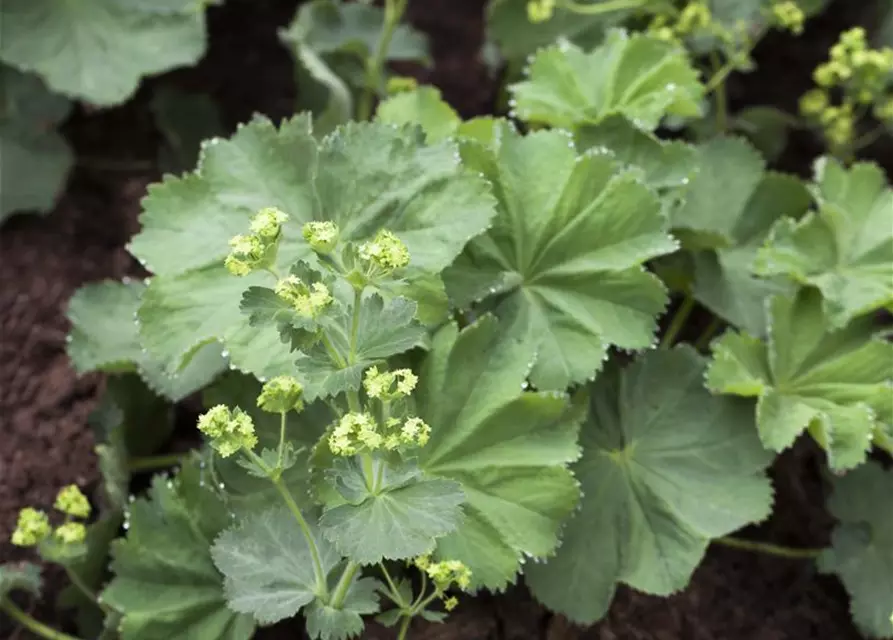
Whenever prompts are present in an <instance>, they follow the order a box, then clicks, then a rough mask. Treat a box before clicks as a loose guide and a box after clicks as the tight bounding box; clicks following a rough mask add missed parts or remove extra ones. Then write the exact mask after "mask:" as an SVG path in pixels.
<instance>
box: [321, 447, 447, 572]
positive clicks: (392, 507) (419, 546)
mask: <svg viewBox="0 0 893 640" xmlns="http://www.w3.org/2000/svg"><path fill="white" fill-rule="evenodd" d="M376 465H381V466H382V468H381V469H379V468H378V467H376V473H380V474H381V478H382V480H381V486H380V487H378V490H377V491H375V492H372V491H370V490H369V488H368V487H367V485H366V477H365V475H364V474H363V469H362V467H361V466H360V463H359V462H358V461H357V460H356V459H355V458H351V459H350V460H339V461H338V462H336V464H335V466H334V467H333V468H332V469H331V470H329V471H328V472H327V474H326V475H327V477H328V479H329V482H330V483H331V484H333V485H334V486H335V487H336V489H338V491H339V493H340V494H341V497H342V498H343V499H344V501H345V503H344V504H341V505H338V506H335V507H333V508H330V509H328V510H326V511H325V512H324V513H323V515H322V517H321V518H320V521H319V526H320V529H321V530H322V533H323V535H324V536H325V537H326V538H327V539H328V540H329V541H330V542H332V544H334V545H335V547H336V548H337V549H338V551H340V552H341V554H342V555H344V556H346V557H347V558H349V559H350V560H353V561H355V562H359V563H360V564H364V565H368V564H375V563H377V562H381V561H382V560H383V559H385V558H386V559H388V560H401V559H403V558H412V557H414V556H420V555H424V554H426V553H428V552H430V551H431V550H432V549H433V548H434V543H435V540H436V539H437V538H440V537H442V536H444V535H446V534H447V533H450V532H451V531H453V530H454V529H455V528H456V526H457V525H458V524H459V522H460V520H461V517H462V511H461V509H460V505H461V504H462V502H463V501H464V499H465V496H464V495H463V493H462V489H461V488H460V485H459V483H457V482H454V481H451V480H443V479H439V478H426V477H425V476H424V474H422V472H421V471H420V470H419V469H418V467H416V466H415V465H413V464H403V465H401V466H391V465H390V464H389V463H387V462H386V461H384V460H382V459H379V460H377V461H376Z"/></svg>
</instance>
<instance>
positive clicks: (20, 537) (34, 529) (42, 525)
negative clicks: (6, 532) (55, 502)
mask: <svg viewBox="0 0 893 640" xmlns="http://www.w3.org/2000/svg"><path fill="white" fill-rule="evenodd" d="M49 534H50V520H49V518H48V517H47V514H45V513H44V512H43V511H40V510H38V509H32V508H31V507H25V508H24V509H22V510H21V511H19V519H18V522H17V523H16V528H15V531H13V532H12V539H11V542H12V543H13V544H14V545H16V546H17V547H32V546H34V545H36V544H38V543H39V542H40V541H41V540H43V539H44V538H46V537H47V536H48V535H49Z"/></svg>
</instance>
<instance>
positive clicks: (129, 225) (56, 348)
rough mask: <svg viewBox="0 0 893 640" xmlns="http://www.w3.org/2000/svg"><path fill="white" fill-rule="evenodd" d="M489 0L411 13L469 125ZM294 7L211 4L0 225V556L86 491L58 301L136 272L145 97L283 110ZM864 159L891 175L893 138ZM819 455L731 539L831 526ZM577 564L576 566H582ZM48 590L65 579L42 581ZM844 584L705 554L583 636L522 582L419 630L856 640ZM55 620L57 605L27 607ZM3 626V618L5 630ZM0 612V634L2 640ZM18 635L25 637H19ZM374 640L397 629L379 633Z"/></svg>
mask: <svg viewBox="0 0 893 640" xmlns="http://www.w3.org/2000/svg"><path fill="white" fill-rule="evenodd" d="M483 4H484V2H483V0H414V1H413V2H411V7H410V19H411V20H412V22H413V23H414V24H415V25H416V26H417V27H419V28H421V29H423V30H424V31H426V32H427V33H429V34H430V36H431V38H432V44H433V53H434V57H435V59H436V65H435V66H434V68H433V69H431V70H415V71H416V74H417V75H418V77H419V78H420V79H421V80H423V81H427V82H432V83H434V84H436V85H437V86H439V87H440V88H441V90H442V91H443V93H444V96H445V98H446V99H447V100H448V101H449V102H450V103H451V104H453V105H454V106H455V107H456V108H457V110H458V111H459V112H460V113H462V114H463V115H465V116H471V115H476V114H482V113H487V112H490V111H491V110H492V105H493V104H494V102H495V97H496V93H497V85H496V83H495V82H494V81H493V80H492V79H491V78H490V76H489V75H488V71H487V67H486V65H485V64H484V63H483V62H482V61H481V60H480V59H479V58H478V51H479V49H480V45H481V42H482V39H483V22H482V15H483ZM856 4H859V3H854V2H850V0H837V2H836V4H835V6H834V8H833V9H832V11H831V12H830V13H829V14H827V15H826V16H824V17H822V18H821V19H820V20H818V21H816V24H815V25H812V26H811V28H810V30H809V31H808V32H807V35H806V36H805V37H804V38H802V39H800V40H797V41H793V43H792V41H791V40H790V39H787V38H781V37H771V38H769V39H768V40H767V41H766V42H765V43H764V45H762V46H761V48H760V49H759V50H758V52H757V60H758V62H760V63H761V70H760V71H759V72H758V73H756V74H752V75H750V76H747V77H743V78H740V79H738V80H736V81H735V82H734V83H733V84H732V86H731V88H730V95H731V98H732V101H733V104H736V105H738V106H744V101H745V100H747V101H752V102H753V103H767V102H768V103H772V104H776V105H778V106H781V107H783V108H787V109H789V110H793V109H794V108H795V103H796V98H797V96H798V95H799V94H800V93H801V92H802V91H803V90H804V89H805V88H807V87H808V85H809V79H808V76H809V72H810V70H811V69H812V67H813V66H815V64H816V63H817V62H818V61H820V60H821V59H822V57H823V56H824V55H825V51H827V47H828V45H829V44H830V42H831V41H833V39H834V38H835V37H836V33H838V32H839V31H840V30H841V29H842V28H844V27H845V26H848V25H851V24H854V23H856V22H858V21H859V20H862V19H864V16H863V15H862V14H861V13H860V11H858V10H857V9H855V8H854V5H856ZM294 6H295V2H294V1H293V0H254V1H252V0H229V1H228V2H227V3H226V4H225V5H224V6H223V7H220V8H212V9H211V11H210V14H211V20H210V24H211V48H210V51H209V54H208V56H206V59H205V60H204V61H203V62H202V63H201V65H200V66H199V67H198V68H197V69H190V70H182V71H178V72H175V73H172V74H169V75H168V76H165V77H164V78H160V79H155V80H153V81H151V82H149V83H147V86H146V87H144V88H143V89H142V90H141V91H140V94H139V95H138V97H137V99H136V100H135V101H134V102H132V103H130V104H128V105H127V106H125V107H122V108H118V109H114V110H110V111H107V112H101V113H93V114H88V113H83V112H80V113H78V114H76V115H75V116H74V117H73V119H72V120H71V121H70V122H69V124H68V125H67V127H66V132H67V133H68V135H69V137H70V139H71V140H72V141H73V143H74V144H75V146H76V148H77V152H78V156H79V166H78V168H77V170H76V171H75V173H74V176H73V178H72V180H71V181H70V184H69V187H68V189H67V191H66V193H65V194H64V195H63V196H62V198H61V199H60V201H59V204H58V206H57V207H56V209H55V210H54V211H53V212H52V213H51V214H50V215H49V216H47V217H46V218H39V217H28V216H22V217H17V218H14V219H13V220H11V221H10V222H9V223H8V224H7V225H5V226H4V227H3V229H2V231H0V309H2V317H0V442H2V446H0V561H8V560H14V559H23V558H27V557H28V556H29V554H28V553H27V552H25V551H22V550H20V549H16V548H14V547H12V546H11V545H9V544H8V543H6V542H5V540H7V539H8V536H9V533H10V531H11V530H12V528H13V526H14V522H15V517H16V513H17V511H18V509H19V508H21V507H22V506H25V505H36V506H42V507H49V506H50V505H51V503H52V500H53V497H54V495H55V492H56V491H57V489H58V488H59V487H60V486H62V485H64V484H67V483H72V482H74V483H77V484H79V485H81V486H83V487H87V488H89V487H91V486H94V485H95V482H96V479H97V471H96V462H95V457H94V455H93V453H92V446H93V441H92V436H91V434H90V431H89V428H88V427H87V422H86V419H87V416H88V414H89V413H90V411H91V410H92V408H93V407H94V406H95V404H96V401H97V398H98V396H99V394H100V393H101V392H102V389H103V378H102V376H99V375H89V376H85V377H83V378H78V377H77V376H76V375H75V373H74V372H73V371H72V369H71V367H70V365H69V363H68V361H67V359H66V356H65V335H66V332H67V324H66V320H65V317H64V311H65V306H66V302H67V299H68V298H69V296H70V295H71V294H72V293H73V291H74V290H75V289H76V288H77V287H78V286H80V285H81V284H83V283H85V282H88V281H92V280H98V279H102V278H109V277H112V278H120V277H121V276H123V275H126V274H138V273H139V270H138V266H137V265H136V264H135V263H134V262H133V260H132V259H131V258H130V257H129V256H128V254H127V252H126V250H125V249H124V244H125V243H126V241H127V239H128V238H129V237H130V236H131V235H132V234H133V233H134V232H135V231H136V228H137V222H136V216H137V214H138V211H139V199H140V198H141V196H142V195H143V193H144V189H145V186H146V185H147V184H148V183H149V182H150V181H151V180H154V179H156V178H157V169H156V166H155V160H154V158H155V157H156V149H157V145H158V140H159V136H158V134H157V133H156V132H155V130H154V125H153V124H152V120H151V115H150V111H149V108H148V100H149V97H150V96H151V92H152V88H153V87H154V86H158V84H160V83H174V84H176V85H178V86H180V87H183V88H186V89H193V90H198V91H203V92H206V93H209V94H210V95H211V96H212V97H213V98H214V99H215V101H217V102H218V103H219V104H220V105H221V108H222V111H223V120H224V122H225V123H226V125H227V127H229V128H233V127H234V126H235V124H236V123H237V122H240V121H244V120H246V119H248V118H249V117H250V116H251V114H252V113H253V112H255V111H258V112H262V113H266V114H267V115H269V116H271V117H273V118H276V119H278V118H280V117H285V116H287V115H289V114H290V113H292V112H293V105H294V100H295V90H294V81H293V78H292V70H291V61H290V59H289V56H288V54H287V53H286V52H285V51H284V49H282V48H281V47H280V46H279V45H278V44H277V41H276V39H275V35H276V30H277V29H278V28H279V27H281V26H284V25H285V24H287V22H288V21H289V20H290V18H291V15H292V14H293V11H294ZM870 151H871V155H872V156H874V157H876V158H877V159H879V160H881V161H883V162H884V163H885V166H886V168H887V169H888V171H891V172H893V155H891V146H890V144H889V143H887V144H886V146H885V145H884V144H879V145H876V146H875V147H873V148H872V149H871V150H870ZM820 152H821V149H820V147H819V146H818V144H817V143H816V142H815V141H813V140H812V139H811V138H810V137H809V136H808V135H806V134H798V135H796V136H795V138H794V141H793V143H792V145H791V147H790V148H789V149H788V151H787V153H786V154H785V156H784V157H783V158H782V161H781V166H783V167H784V168H785V169H787V170H791V171H797V172H799V173H806V172H808V169H809V166H810V163H811V160H812V158H813V157H815V156H816V155H818V154H819V153H820ZM821 468H822V461H821V457H820V455H819V454H818V453H817V452H816V450H815V448H814V447H812V446H810V445H809V444H808V443H801V445H798V446H797V447H796V448H795V449H794V450H793V451H791V452H788V453H786V454H784V455H782V456H781V457H780V458H779V459H778V461H777V462H776V464H775V466H774V468H773V476H774V479H775V481H776V490H777V505H776V509H775V515H774V516H773V517H772V519H771V520H770V521H769V522H768V523H766V524H764V525H762V526H760V527H755V528H753V530H752V531H745V532H742V534H741V535H746V536H751V537H752V538H754V539H764V540H771V541H773V542H776V543H779V544H787V545H791V546H803V547H816V546H821V545H823V544H825V543H826V542H827V540H828V535H829V530H830V527H831V525H832V522H831V521H830V519H829V517H828V516H827V514H826V513H825V511H824V507H823V505H824V496H825V488H824V485H823V482H822V479H821V471H820V470H821ZM583 561H585V560H583ZM46 577H47V578H48V581H49V583H50V593H53V592H55V591H57V590H58V588H59V587H60V586H61V584H62V583H61V580H60V576H58V574H56V573H54V572H47V573H46ZM847 607H848V603H847V597H846V594H845V592H844V591H843V589H842V587H841V586H840V585H839V583H838V582H837V581H836V580H834V579H831V578H827V577H823V576H819V575H817V574H816V572H815V569H814V565H813V564H812V563H811V562H809V561H804V560H785V559H778V558H774V557H763V556H758V555H754V554H752V553H746V552H742V551H737V550H732V549H727V548H722V547H712V548H711V549H710V550H709V552H708V554H707V557H706V559H705V561H704V562H703V564H702V565H701V567H700V568H699V569H698V570H697V572H696V573H695V576H694V579H693V580H692V583H691V585H690V586H689V587H688V588H687V589H686V590H685V591H684V592H683V593H680V594H677V595H675V596H673V597H671V598H667V599H663V598H655V597H650V596H646V595H643V594H639V593H636V592H633V591H631V590H629V589H625V588H621V590H620V592H619V593H618V596H617V599H616V601H615V603H614V606H613V607H612V609H611V612H610V614H609V616H608V617H607V619H606V620H604V621H602V622H601V623H599V624H598V625H596V626H594V627H592V628H590V629H585V630H584V629H578V628H575V627H573V626H571V625H569V624H567V622H566V621H564V620H563V618H561V617H557V616H552V615H550V614H548V613H547V612H545V611H543V610H542V609H541V608H540V607H539V606H538V605H536V603H534V602H532V601H531V600H530V599H529V597H528V596H527V595H526V592H525V591H524V590H523V589H522V588H516V589H513V590H512V591H510V592H509V593H508V594H506V595H500V596H483V597H480V598H478V599H474V600H472V599H466V600H465V601H464V602H463V604H462V605H461V607H460V608H459V610H458V611H457V612H456V614H455V615H454V616H453V617H451V618H450V622H449V623H448V624H445V625H419V626H417V627H415V628H414V633H413V637H415V638H425V639H427V640H434V639H442V640H484V639H502V640H589V639H591V640H726V639H728V640H813V639H814V640H820V639H821V640H825V639H831V640H856V639H858V638H860V635H859V633H858V632H857V631H856V630H855V629H854V628H853V626H852V624H851V622H850V618H849V613H848V610H847ZM37 613H38V615H39V616H40V617H42V618H43V619H45V620H47V621H55V622H56V623H57V624H60V625H66V624H68V622H69V621H67V620H65V619H58V617H57V616H56V614H55V613H54V611H53V610H52V608H51V607H50V606H48V605H41V606H40V607H39V608H38V609H37ZM4 625H7V626H4ZM12 633H13V631H12V630H11V629H10V627H9V626H8V621H5V620H0V637H3V638H5V637H11V636H10V634H12ZM16 633H17V635H16V637H17V638H25V637H26V634H25V633H24V632H21V631H20V630H19V631H17V632H16ZM261 635H262V636H263V637H265V638H280V637H281V638H286V637H290V638H293V637H298V636H299V635H300V631H299V630H298V628H297V627H296V626H295V623H290V624H282V625H277V626H276V627H273V628H270V629H267V630H264V631H263V632H262V634H261ZM366 637H368V638H370V639H371V638H382V639H384V638H390V637H392V634H391V633H390V632H388V631H386V630H383V629H381V628H378V627H377V626H375V625H372V626H371V627H370V629H369V631H368V633H367V634H366Z"/></svg>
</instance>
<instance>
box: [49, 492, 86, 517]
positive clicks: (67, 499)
mask: <svg viewBox="0 0 893 640" xmlns="http://www.w3.org/2000/svg"><path fill="white" fill-rule="evenodd" d="M53 506H55V508H56V509H58V510H59V511H61V512H62V513H67V514H68V515H71V516H75V517H77V518H88V517H90V502H89V500H87V497H86V496H85V495H84V494H83V493H81V490H80V489H79V488H78V486H77V485H74V484H70V485H68V486H67V487H63V488H62V490H60V491H59V494H58V495H57V496H56V504H55V505H53Z"/></svg>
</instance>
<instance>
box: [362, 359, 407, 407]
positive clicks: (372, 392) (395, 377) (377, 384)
mask: <svg viewBox="0 0 893 640" xmlns="http://www.w3.org/2000/svg"><path fill="white" fill-rule="evenodd" d="M418 381H419V379H418V377H417V376H416V375H415V374H414V373H413V372H412V370H410V369H397V370H396V371H382V372H379V370H378V367H370V368H369V369H368V370H367V371H366V376H365V378H364V380H363V387H364V388H365V389H366V394H367V395H368V396H369V397H370V398H379V399H381V400H386V401H389V400H396V399H397V398H405V397H406V396H408V395H409V394H411V393H412V391H413V389H415V386H416V384H417V383H418Z"/></svg>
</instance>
